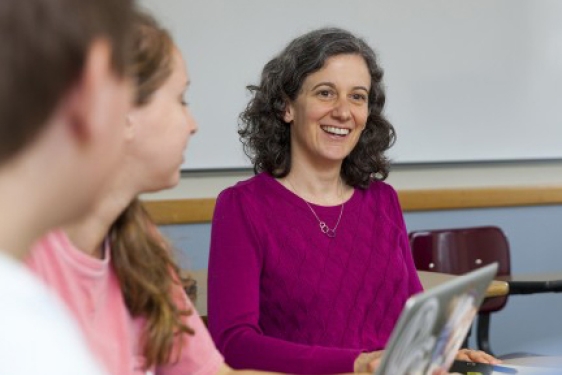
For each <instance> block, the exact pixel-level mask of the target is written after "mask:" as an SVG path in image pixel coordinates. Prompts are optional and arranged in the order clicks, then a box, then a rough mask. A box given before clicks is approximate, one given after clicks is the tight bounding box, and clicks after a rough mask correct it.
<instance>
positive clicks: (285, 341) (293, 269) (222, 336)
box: [208, 173, 422, 374]
mask: <svg viewBox="0 0 562 375" xmlns="http://www.w3.org/2000/svg"><path fill="white" fill-rule="evenodd" d="M312 207H313V208H314V210H315V211H316V213H317V214H318V216H319V217H320V218H321V219H322V220H324V221H325V222H326V223H327V224H328V226H329V227H330V228H333V226H334V224H335V223H336V221H337V219H338V216H339V214H340V206H334V207H323V206H317V205H312ZM421 290H422V287H421V284H420V281H419V279H418V276H417V273H416V270H415V267H414V264H413V261H412V258H411V254H410V248H409V245H408V239H407V234H406V228H405V226H404V220H403V217H402V212H401V209H400V205H399V202H398V198H397V195H396V192H395V191H394V190H393V189H392V188H391V187H390V186H389V185H387V184H385V183H382V182H374V183H372V184H371V186H370V187H369V189H367V190H360V189H356V190H355V192H354V194H353V196H352V197H351V198H350V199H349V200H348V201H347V202H346V203H345V208H344V211H343V215H342V218H341V222H340V224H339V227H338V229H337V235H336V237H335V238H329V237H327V236H326V235H325V234H323V233H322V232H321V231H320V229H319V227H318V221H317V220H316V218H315V217H314V215H313V214H312V212H311V211H310V209H309V208H308V207H307V205H306V204H305V202H304V201H303V200H302V199H301V198H300V197H298V196H297V195H295V194H293V193H292V192H291V191H289V190H287V189H286V188H285V187H284V186H283V185H281V184H280V183H279V182H277V181H276V180H275V179H274V178H272V177H271V176H269V175H267V174H265V173H262V174H259V175H257V176H255V177H253V178H251V179H249V180H247V181H244V182H240V183H238V184H237V185H236V186H234V187H231V188H228V189H226V190H225V191H223V192H222V193H221V194H220V196H219V198H218V199H217V205H216V208H215V214H214V218H213V227H212V234H211V253H210V260H209V290H208V297H209V300H208V314H209V330H210V332H211V335H212V336H213V339H214V340H215V343H216V344H217V346H218V348H219V350H220V351H221V352H222V354H223V355H224V356H225V359H226V362H227V363H228V364H229V365H230V366H232V367H234V368H236V369H241V368H252V369H260V370H269V371H280V372H289V373H300V374H318V373H335V372H346V371H353V363H354V360H355V358H356V357H357V356H358V355H359V354H360V353H361V352H362V351H372V350H379V349H383V348H384V346H385V344H386V342H387V340H388V338H389V335H390V333H391V331H392V328H393V327H394V324H395V323H396V320H397V318H398V315H399V314H400V311H401V310H402V307H403V306H404V303H405V301H406V299H407V298H408V297H409V296H411V295H412V294H414V293H417V292H419V291H421Z"/></svg>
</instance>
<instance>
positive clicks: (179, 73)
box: [131, 49, 197, 192]
mask: <svg viewBox="0 0 562 375" xmlns="http://www.w3.org/2000/svg"><path fill="white" fill-rule="evenodd" d="M189 83H190V81H189V75H188V71H187V68H186V65H185V62H184V60H183V58H182V56H181V54H180V52H179V50H177V49H174V52H173V56H172V73H171V74H170V76H169V77H168V79H167V80H166V81H165V82H164V84H163V85H162V86H161V87H160V88H158V89H157V90H156V91H155V92H154V93H153V94H152V95H151V97H150V100H149V102H148V103H147V104H145V105H143V106H140V107H137V108H135V109H133V111H132V113H131V119H132V121H134V122H135V127H134V128H135V130H134V143H135V146H134V152H133V153H132V156H133V157H134V158H135V164H136V165H137V166H138V168H137V170H138V171H139V173H140V174H141V176H142V180H143V181H142V183H141V185H143V191H145V192H146V191H157V190H161V189H165V188H170V187H173V186H175V185H176V184H177V183H178V182H179V178H180V167H181V165H182V163H183V153H184V150H185V148H186V147H187V143H188V141H189V138H190V137H191V135H192V134H194V133H195V132H196V131H197V123H196V122H195V119H194V118H193V116H192V114H191V111H190V110H189V107H188V106H187V103H186V101H185V97H184V96H185V93H186V91H187V89H188V87H189Z"/></svg>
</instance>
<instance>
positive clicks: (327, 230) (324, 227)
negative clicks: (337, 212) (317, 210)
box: [318, 221, 336, 238]
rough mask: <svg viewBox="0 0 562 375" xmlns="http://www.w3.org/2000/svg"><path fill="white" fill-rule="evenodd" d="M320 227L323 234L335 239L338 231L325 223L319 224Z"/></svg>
mask: <svg viewBox="0 0 562 375" xmlns="http://www.w3.org/2000/svg"><path fill="white" fill-rule="evenodd" d="M318 225H319V226H320V230H321V231H322V233H324V234H325V235H326V236H328V237H330V238H334V237H335V236H336V231H335V230H333V229H330V228H329V227H328V226H327V225H326V223H325V222H323V221H321V222H319V223H318Z"/></svg>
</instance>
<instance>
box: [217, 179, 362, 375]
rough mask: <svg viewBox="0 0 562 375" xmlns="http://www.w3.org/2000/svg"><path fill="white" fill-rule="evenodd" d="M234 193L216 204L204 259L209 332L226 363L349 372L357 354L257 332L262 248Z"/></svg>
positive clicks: (247, 211) (245, 209)
mask: <svg viewBox="0 0 562 375" xmlns="http://www.w3.org/2000/svg"><path fill="white" fill-rule="evenodd" d="M233 190H234V189H228V190H225V191H224V192H223V193H221V195H220V196H219V198H218V199H217V205H216V207H215V213H214V217H213V226H212V230H211V250H210V258H209V285H208V318H209V330H210V332H211V335H212V337H213V339H214V340H215V343H216V344H217V347H218V348H219V350H220V351H221V353H222V354H223V355H224V357H225V360H226V363H227V364H228V365H230V366H231V367H233V368H236V369H243V368H251V369H256V370H267V371H278V372H289V373H295V374H301V373H302V374H304V373H307V374H319V373H324V374H327V373H336V372H349V371H353V364H354V361H355V359H356V357H357V356H358V355H359V354H360V351H358V350H351V349H343V348H328V347H321V346H308V345H302V344H297V343H293V342H289V341H285V340H281V339H277V338H274V337H269V336H267V335H266V334H264V333H263V332H262V330H261V328H260V325H259V318H260V307H259V305H260V275H261V273H262V270H263V267H262V264H263V252H264V251H267V249H263V248H262V246H261V245H260V240H259V237H258V236H257V230H256V228H255V227H253V224H252V223H253V220H252V213H251V209H250V208H249V207H248V206H249V205H248V204H244V202H242V201H241V199H240V197H239V196H238V193H237V192H236V191H233ZM288 235H289V234H288Z"/></svg>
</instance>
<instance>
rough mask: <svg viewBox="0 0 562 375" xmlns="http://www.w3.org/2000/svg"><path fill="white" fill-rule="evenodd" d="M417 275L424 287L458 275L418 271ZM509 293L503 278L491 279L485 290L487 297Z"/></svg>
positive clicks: (435, 284)
mask: <svg viewBox="0 0 562 375" xmlns="http://www.w3.org/2000/svg"><path fill="white" fill-rule="evenodd" d="M418 276H419V277H420V281H421V283H422V285H423V288H424V289H426V290H427V289H431V288H433V287H436V286H437V285H439V284H443V283H444V282H446V281H449V280H451V279H454V278H455V277H458V276H457V275H450V274H447V273H439V272H429V271H418ZM508 293H509V285H508V283H507V282H506V281H503V280H493V281H492V282H491V283H490V286H489V287H488V289H487V290H486V298H489V297H503V296H505V295H507V294H508Z"/></svg>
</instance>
